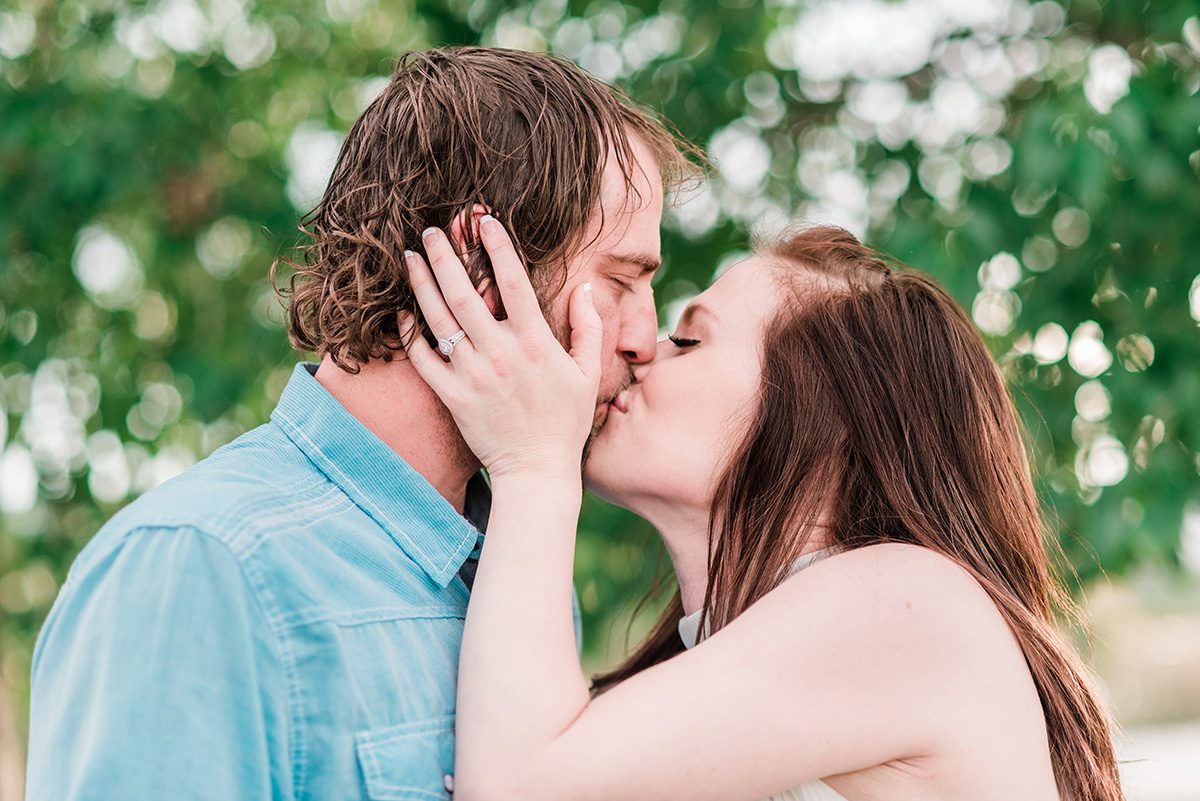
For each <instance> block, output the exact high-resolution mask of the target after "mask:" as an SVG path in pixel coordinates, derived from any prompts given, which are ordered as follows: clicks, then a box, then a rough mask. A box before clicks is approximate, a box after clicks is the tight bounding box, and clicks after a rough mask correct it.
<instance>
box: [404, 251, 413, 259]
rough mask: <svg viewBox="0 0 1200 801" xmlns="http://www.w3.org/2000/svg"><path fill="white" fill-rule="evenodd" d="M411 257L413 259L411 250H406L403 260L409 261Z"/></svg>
mask: <svg viewBox="0 0 1200 801" xmlns="http://www.w3.org/2000/svg"><path fill="white" fill-rule="evenodd" d="M412 257H413V252H412V251H411V250H406V251H404V258H405V259H411V258H412Z"/></svg>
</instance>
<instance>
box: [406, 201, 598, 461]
mask: <svg viewBox="0 0 1200 801" xmlns="http://www.w3.org/2000/svg"><path fill="white" fill-rule="evenodd" d="M479 231H480V238H481V239H482V240H483V246H484V248H486V250H487V253H488V256H489V257H490V258H491V261H492V267H493V270H494V272H495V277H496V287H497V289H498V290H499V292H500V297H501V299H502V300H503V302H504V307H505V309H506V310H507V312H508V319H507V320H503V321H499V320H496V319H495V317H494V316H493V315H492V313H491V311H490V310H489V309H488V306H487V304H486V303H485V302H484V300H483V298H481V297H480V296H479V293H478V292H477V291H476V289H475V287H474V286H473V285H472V283H471V280H470V278H469V276H468V275H467V272H466V270H465V269H464V268H463V265H462V262H461V261H459V259H458V256H457V255H456V254H455V252H454V249H453V248H452V247H451V246H450V242H449V241H448V240H447V238H446V236H445V234H444V233H443V232H442V231H440V230H438V229H436V228H430V229H427V230H426V231H425V232H424V233H423V234H422V238H423V240H424V243H425V252H426V253H427V254H428V255H429V264H426V262H425V259H423V258H422V257H421V256H420V255H419V254H417V253H413V252H411V251H408V252H406V254H405V262H406V264H407V266H408V273H409V280H410V282H411V284H412V287H413V292H414V294H415V295H416V298H417V302H418V303H419V304H420V307H421V312H422V313H423V314H424V315H425V320H426V321H427V322H428V324H429V327H430V329H431V330H432V331H433V333H434V335H435V336H436V337H438V339H439V341H444V340H447V339H451V338H452V337H453V336H454V335H455V333H456V332H458V331H460V330H461V331H463V332H465V334H466V336H465V337H462V338H461V339H459V340H458V341H457V342H456V343H455V344H454V347H453V351H452V353H451V354H450V356H449V358H448V360H443V359H442V357H441V356H440V355H439V354H438V353H436V352H435V351H434V350H433V348H431V347H430V346H429V344H428V343H427V342H426V341H425V339H424V337H420V336H415V335H414V323H415V321H414V319H413V317H412V315H410V314H408V313H407V312H405V313H402V314H401V316H400V331H401V336H402V338H403V340H404V342H405V350H406V351H407V353H408V356H409V359H410V360H411V361H412V365H413V367H414V368H415V369H416V371H417V373H418V374H420V376H421V377H422V378H423V379H424V380H425V382H426V383H427V384H428V385H429V386H430V388H431V389H433V391H434V392H435V393H436V394H437V396H438V397H439V398H440V399H441V401H442V403H444V404H445V405H446V408H448V409H449V410H450V413H451V415H453V417H454V421H455V423H457V425H458V429H459V431H460V432H462V435H463V438H464V439H465V440H466V443H467V445H468V446H469V447H470V448H471V450H472V451H474V453H475V455H476V456H477V457H478V458H479V461H480V462H481V463H482V464H483V466H484V467H486V468H487V469H488V472H489V474H490V475H491V476H492V479H493V481H494V480H495V479H496V478H497V477H504V476H512V475H522V476H529V475H534V476H544V477H548V478H550V477H552V478H556V479H561V478H562V477H563V474H564V470H567V471H578V469H579V466H580V460H581V458H582V453H583V446H584V443H585V441H586V440H587V437H588V434H589V433H590V432H591V425H592V417H593V414H594V411H595V405H596V393H597V391H598V387H599V383H600V349H601V339H602V333H603V331H602V326H601V321H600V316H599V315H598V314H597V313H596V308H595V306H594V305H593V302H592V292H591V284H584V285H583V286H581V287H579V288H577V289H576V290H575V291H574V292H573V293H572V295H571V299H570V312H569V320H570V325H571V349H570V352H569V353H568V352H567V351H564V350H563V347H562V345H561V344H560V343H559V342H558V340H557V339H555V337H554V334H553V332H552V331H551V330H550V326H549V325H548V324H547V323H546V320H545V318H544V317H543V316H542V311H541V308H540V307H539V305H538V300H537V297H536V295H535V294H534V292H533V286H532V285H531V284H530V282H529V275H528V273H527V272H526V270H525V266H524V265H523V264H522V263H521V259H520V257H519V256H518V255H517V253H516V250H515V249H514V248H513V245H512V240H511V239H509V236H508V234H507V232H505V230H504V227H503V226H502V225H501V224H500V222H499V221H498V220H496V219H495V218H493V217H492V216H491V215H487V216H484V217H483V218H482V219H481V220H480V223H479ZM430 267H432V272H431V271H430ZM435 276H436V278H435ZM568 474H569V473H568Z"/></svg>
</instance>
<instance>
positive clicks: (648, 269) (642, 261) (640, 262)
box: [608, 253, 662, 273]
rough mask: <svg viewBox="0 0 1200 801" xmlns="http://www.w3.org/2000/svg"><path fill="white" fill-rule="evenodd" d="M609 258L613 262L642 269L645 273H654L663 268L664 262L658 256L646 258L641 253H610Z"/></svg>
mask: <svg viewBox="0 0 1200 801" xmlns="http://www.w3.org/2000/svg"><path fill="white" fill-rule="evenodd" d="M608 258H609V259H610V260H612V261H619V262H624V263H625V264H632V265H634V266H635V267H641V268H642V272H643V273H652V272H654V271H655V270H657V269H658V268H659V267H661V266H662V260H661V259H660V258H658V256H646V255H642V254H639V253H609V254H608Z"/></svg>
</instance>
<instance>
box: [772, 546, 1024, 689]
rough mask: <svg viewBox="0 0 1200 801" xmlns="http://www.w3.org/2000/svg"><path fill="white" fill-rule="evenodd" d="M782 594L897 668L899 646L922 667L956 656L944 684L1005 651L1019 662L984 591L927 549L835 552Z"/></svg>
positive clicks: (942, 668) (946, 664)
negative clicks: (800, 599)
mask: <svg viewBox="0 0 1200 801" xmlns="http://www.w3.org/2000/svg"><path fill="white" fill-rule="evenodd" d="M788 585H792V586H790V587H789V586H788ZM780 589H781V590H784V591H785V592H787V591H791V592H795V593H798V594H802V595H804V596H805V597H806V601H805V602H806V603H813V602H817V603H819V604H820V606H821V607H822V608H824V609H827V610H829V612H830V613H831V614H833V615H836V618H837V624H838V626H839V627H842V628H843V629H844V630H852V631H856V632H857V633H858V634H859V635H861V639H860V640H859V641H860V642H861V643H863V647H864V648H866V649H868V650H871V649H874V650H876V651H878V653H877V656H879V657H886V658H887V660H888V661H891V663H892V664H893V665H895V664H896V663H895V662H894V661H892V660H894V659H895V657H896V656H897V654H896V650H897V646H898V645H904V646H907V647H905V648H904V650H905V651H908V652H909V653H911V654H914V655H917V657H916V658H917V661H918V662H919V663H921V664H923V666H924V667H925V668H928V667H930V665H931V662H932V661H934V660H935V659H936V658H938V657H951V656H952V657H953V658H952V659H950V658H947V659H945V660H944V661H943V662H941V663H940V664H939V666H938V669H937V670H936V671H935V672H936V673H939V674H941V675H942V677H943V678H947V677H948V676H947V674H949V673H955V672H960V671H964V670H965V671H966V672H968V673H972V672H975V671H977V670H978V668H979V667H980V665H982V664H994V663H995V659H996V657H997V656H998V655H1000V653H1001V652H1008V653H1009V654H1010V655H1012V654H1016V655H1017V656H1018V659H1019V648H1018V647H1017V646H1016V641H1015V638H1014V637H1013V635H1012V632H1011V630H1010V629H1009V628H1008V624H1007V623H1006V621H1005V620H1004V617H1003V615H1002V614H1001V612H1000V610H999V608H998V607H997V606H996V604H995V602H994V601H993V600H992V599H991V596H989V595H988V593H987V591H986V590H985V589H984V588H983V586H982V585H981V584H980V583H979V582H978V581H976V579H975V578H974V577H973V576H972V575H971V574H970V573H969V572H968V571H967V570H966V568H964V567H963V566H962V565H961V564H959V563H958V562H957V561H955V560H954V559H952V558H951V557H949V556H947V555H944V554H941V553H938V552H937V551H934V550H932V549H930V548H925V547H922V546H919V545H909V544H905V543H881V544H878V545H870V546H866V547H862V548H856V549H854V550H850V551H844V552H840V553H834V554H832V555H830V556H829V557H827V558H825V559H822V560H821V561H819V562H817V563H815V564H813V565H812V566H811V567H809V568H808V569H805V570H803V571H801V572H799V573H797V574H796V575H794V576H792V577H791V578H789V579H788V580H787V581H786V582H784V586H781V587H780ZM782 624H783V625H785V626H786V625H787V623H786V621H782ZM1004 661H1007V660H1004Z"/></svg>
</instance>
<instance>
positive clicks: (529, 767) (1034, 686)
mask: <svg viewBox="0 0 1200 801" xmlns="http://www.w3.org/2000/svg"><path fill="white" fill-rule="evenodd" d="M480 233H481V237H482V240H483V243H484V245H485V247H486V248H487V250H488V253H489V255H490V256H491V259H492V263H493V266H494V269H495V275H496V282H497V285H498V288H499V291H500V294H501V295H502V298H503V302H504V304H505V307H506V309H507V311H508V315H509V317H508V319H507V320H505V321H503V322H497V321H496V320H495V319H493V317H492V315H491V314H489V313H488V311H487V307H486V305H485V304H484V302H483V301H482V300H479V301H478V303H474V304H458V305H456V309H458V310H459V313H458V315H457V317H456V316H455V315H453V314H451V313H450V311H449V309H448V307H447V306H446V305H445V303H444V301H443V300H442V296H441V294H439V293H438V292H437V291H436V290H437V286H438V285H440V287H441V289H442V290H443V291H445V292H446V294H447V295H449V294H450V293H451V290H454V291H455V294H457V295H458V296H463V295H464V293H463V292H462V290H463V289H465V288H468V287H469V284H467V285H465V286H464V283H463V282H466V281H467V278H466V277H465V273H464V272H463V271H462V270H461V267H460V265H459V263H458V261H457V259H456V258H455V257H454V254H453V251H452V250H451V249H450V246H449V244H448V243H447V241H446V239H445V237H444V236H443V235H440V234H434V235H432V236H430V237H428V238H427V239H426V250H427V252H428V254H429V257H430V261H431V262H432V263H433V265H434V272H436V283H435V277H434V275H433V273H431V271H430V268H429V266H428V265H426V263H425V261H424V260H423V259H422V258H421V257H420V256H417V255H413V256H410V257H408V263H409V271H410V275H411V277H412V281H413V285H414V288H415V290H416V294H417V296H418V298H419V299H420V301H421V306H422V310H423V313H424V314H425V316H426V319H427V320H429V321H430V324H431V326H432V327H433V329H434V333H436V334H437V335H438V336H441V337H448V336H450V335H451V334H453V333H454V331H455V330H457V329H458V328H462V329H464V330H465V333H466V336H467V338H466V340H465V341H464V342H461V343H459V345H458V348H456V349H455V350H454V353H453V356H452V357H451V358H450V359H449V360H448V361H443V360H442V359H441V358H440V357H438V356H437V355H436V354H435V353H434V352H433V351H432V350H431V349H430V348H429V346H428V344H427V343H426V342H425V341H424V340H423V339H422V338H421V337H411V336H410V337H406V340H407V341H408V343H409V344H408V348H407V350H408V352H409V355H410V358H411V359H412V362H413V365H414V367H415V368H416V369H417V370H418V371H419V372H420V374H421V375H422V376H423V377H424V378H425V380H426V381H427V382H428V383H429V384H430V386H431V387H432V388H433V389H434V391H436V392H437V393H438V394H439V396H440V397H441V398H442V399H443V401H444V402H445V403H446V405H447V406H448V407H449V409H450V411H451V412H452V413H453V414H454V417H455V420H456V422H457V423H458V424H459V426H460V428H461V430H462V432H463V435H464V437H465V438H466V440H467V442H468V444H469V445H470V446H471V447H472V449H473V450H474V451H475V452H476V454H477V455H478V456H479V457H480V460H481V461H482V462H483V464H484V465H485V466H486V467H488V468H489V472H490V475H491V480H492V486H493V492H494V505H493V508H492V513H491V517H490V520H489V528H488V540H487V547H486V548H485V549H484V552H483V556H482V559H481V561H480V565H479V572H478V575H477V577H476V581H475V585H474V590H473V594H472V600H471V606H470V610H469V612H468V616H467V622H466V630H465V635H464V641H463V648H462V655H461V663H460V674H459V708H458V723H457V747H456V754H457V769H456V777H455V779H456V781H455V785H456V787H455V795H456V797H457V798H458V799H459V801H464V799H465V801H479V800H480V799H484V800H486V801H490V800H491V799H497V801H499V799H506V800H507V799H518V798H519V799H525V800H528V799H547V800H548V801H549V800H553V801H559V800H560V799H571V800H572V801H586V800H590V799H597V800H599V799H605V800H606V801H610V800H612V799H638V800H639V801H648V800H649V799H683V798H686V799H693V800H694V799H714V801H715V800H717V799H730V800H732V799H746V801H754V800H755V799H762V798H768V797H773V798H779V799H793V801H795V800H798V799H805V800H806V801H816V800H817V799H820V801H826V799H828V800H830V801H833V800H835V799H838V800H840V799H845V800H846V801H875V800H876V799H888V800H889V801H905V800H907V799H923V800H928V799H947V800H948V799H972V801H989V800H990V799H996V801H1000V799H1004V800H1005V801H1011V800H1012V799H1021V801H1052V799H1064V800H1065V799H1070V800H1071V801H1115V800H1116V799H1121V798H1122V794H1121V790H1120V786H1119V780H1118V775H1117V769H1116V764H1115V759H1114V756H1113V751H1112V746H1111V741H1110V727H1109V723H1108V720H1107V718H1106V716H1105V713H1104V710H1103V707H1102V705H1101V703H1100V701H1099V699H1098V698H1097V696H1096V694H1095V692H1094V691H1093V690H1092V689H1091V687H1090V686H1089V683H1088V681H1087V679H1086V677H1085V675H1084V673H1083V671H1082V670H1081V668H1080V667H1079V666H1078V664H1077V663H1076V661H1075V659H1074V658H1073V656H1072V655H1071V652H1070V649H1069V648H1068V647H1067V646H1066V645H1065V644H1064V643H1063V642H1062V640H1061V639H1060V637H1059V636H1058V634H1057V633H1056V631H1055V627H1054V622H1053V618H1052V603H1053V602H1055V601H1057V600H1060V596H1059V592H1058V589H1057V587H1056V586H1055V585H1054V584H1053V582H1052V581H1051V578H1050V576H1049V571H1048V567H1047V563H1046V558H1045V556H1044V553H1043V540H1042V526H1041V523H1040V520H1039V514H1038V507H1037V499H1036V497H1035V494H1034V490H1033V487H1032V485H1031V481H1030V475H1029V465H1028V461H1027V459H1026V456H1025V453H1024V450H1023V447H1022V444H1021V439H1020V433H1019V426H1018V422H1017V418H1016V415H1015V412H1014V409H1013V407H1012V404H1011V402H1010V400H1009V398H1008V396H1007V394H1006V392H1005V389H1004V386H1003V382H1002V379H1001V377H1000V374H999V372H998V370H997V368H996V365H995V363H994V362H993V361H992V359H991V358H990V356H989V355H988V352H987V350H986V348H985V346H984V344H983V342H982V341H981V339H980V337H979V335H978V334H977V333H976V332H975V330H974V328H973V327H972V326H971V323H970V322H969V320H968V319H967V318H966V317H965V315H963V313H962V311H961V310H960V309H959V308H958V306H957V305H956V304H955V303H954V302H953V300H952V299H951V298H950V297H949V296H948V295H947V294H946V293H945V292H944V291H943V290H942V289H941V288H940V287H939V286H938V285H937V284H935V283H934V282H933V281H931V280H930V279H928V278H926V277H924V276H921V275H920V274H917V273H915V272H892V271H891V269H890V268H889V266H888V265H887V263H886V262H885V261H884V260H883V259H882V258H881V257H880V256H878V255H877V254H875V253H874V252H872V251H871V250H869V249H868V248H866V247H864V246H863V245H861V244H860V243H859V242H858V241H857V240H856V239H855V238H854V237H852V236H851V235H849V234H847V233H846V232H844V231H841V230H838V229H834V228H811V229H808V230H799V231H794V232H792V233H790V234H788V235H787V236H785V237H784V238H782V239H781V240H780V241H778V242H777V243H776V244H774V245H772V246H770V247H766V248H763V249H760V252H759V253H758V255H755V256H753V257H751V258H748V259H746V260H745V261H743V262H741V263H740V264H738V265H735V266H734V267H733V268H731V269H730V270H729V271H728V272H726V273H725V274H724V275H722V276H721V277H720V278H719V279H718V280H717V281H716V282H715V283H714V284H713V286H712V287H711V288H710V289H708V290H707V291H705V292H704V293H702V294H701V295H699V296H698V297H697V298H696V299H695V300H694V301H693V302H692V303H691V304H690V305H689V307H688V309H687V311H686V312H685V313H684V314H683V317H682V318H681V322H680V326H679V328H678V329H677V331H676V333H675V335H673V336H672V337H670V338H669V340H668V341H665V342H663V343H660V346H659V351H658V354H657V356H656V358H655V360H654V361H653V363H651V364H647V365H643V366H641V367H639V368H637V371H636V372H637V382H636V383H635V384H634V385H633V386H632V387H631V388H630V389H629V390H628V391H627V392H625V393H623V394H622V395H621V396H619V397H618V398H617V399H616V400H615V401H614V403H613V408H612V410H611V412H610V415H609V419H608V422H607V424H606V426H605V428H604V430H603V432H602V433H601V434H600V435H599V437H597V438H596V440H595V442H594V443H593V444H592V447H591V455H590V458H589V460H588V462H587V467H586V479H587V481H588V483H589V485H590V486H591V487H592V488H593V489H594V490H595V491H596V492H598V493H599V494H600V495H602V496H604V497H606V498H608V499H609V500H611V501H613V502H615V503H618V504H620V505H623V506H625V507H627V508H629V509H631V510H633V511H634V512H636V513H638V514H640V515H642V516H644V517H645V518H647V519H648V520H649V521H650V522H651V523H653V524H654V525H655V527H656V528H657V529H658V531H659V532H660V533H661V535H662V537H663V540H664V542H665V543H666V547H667V549H668V552H669V553H670V556H671V559H672V562H673V564H674V567H675V571H676V573H677V575H678V579H679V587H680V593H679V597H678V598H677V600H676V602H675V603H674V604H673V607H672V609H671V610H668V615H667V617H665V618H664V619H663V621H662V622H661V623H660V625H659V626H658V628H657V630H656V631H655V632H654V633H653V634H652V635H651V637H650V639H649V640H648V641H647V643H646V644H645V645H643V646H642V648H641V649H640V650H639V651H638V652H637V653H636V654H634V655H633V657H632V658H631V659H630V660H629V661H628V662H627V663H626V664H625V665H624V666H622V667H621V668H619V669H618V670H617V671H616V672H615V673H614V674H612V675H611V676H609V677H605V678H604V679H602V680H601V681H600V683H599V689H600V690H601V691H602V692H599V693H597V694H595V695H593V694H591V693H589V689H588V685H587V682H586V679H585V677H584V675H583V673H582V671H581V669H580V665H579V661H578V658H577V655H576V652H575V647H574V640H573V636H572V621H571V615H570V613H569V608H570V604H569V602H568V599H569V596H570V592H571V567H572V555H573V548H574V532H575V525H576V519H577V515H578V511H579V503H580V498H581V487H580V474H579V467H578V465H579V460H580V454H581V451H582V449H583V446H584V441H585V439H586V437H587V434H588V431H589V426H590V423H591V417H592V409H593V405H594V398H595V392H596V385H597V382H598V375H599V368H598V364H599V351H600V344H599V343H600V322H599V318H598V316H597V315H596V312H595V309H594V307H593V306H592V305H591V296H590V287H583V288H581V289H580V290H579V291H577V292H576V293H575V294H574V295H573V296H572V298H571V304H570V323H571V329H572V339H571V349H570V353H569V354H568V353H565V352H563V350H562V348H561V347H559V346H558V343H557V342H556V341H555V339H554V337H553V336H552V334H551V333H550V330H549V328H548V326H547V325H546V324H545V322H544V321H543V318H542V315H541V313H540V311H539V309H538V305H537V302H536V298H535V297H534V294H533V292H532V290H531V289H530V287H529V283H528V281H527V280H526V278H525V273H524V270H523V269H522V267H521V264H520V262H519V260H518V258H517V257H516V256H515V254H514V252H513V248H512V245H511V242H510V241H509V240H508V237H507V235H506V234H505V232H504V231H503V228H502V226H501V225H500V224H499V223H498V222H497V221H495V220H492V219H491V218H485V220H484V223H483V224H482V226H481V232H480ZM466 294H470V293H466ZM476 298H477V296H476ZM404 322H405V325H407V326H411V325H412V322H413V321H412V319H411V318H407V319H405V321H404ZM443 328H444V329H445V330H441V329H443ZM406 330H407V329H406ZM463 345H466V347H465V348H464V347H463ZM681 615H685V617H683V620H682V621H679V620H678V618H679V616H681ZM677 624H678V630H676V626H677ZM697 640H699V642H698V643H697V642H696V641H697Z"/></svg>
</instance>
